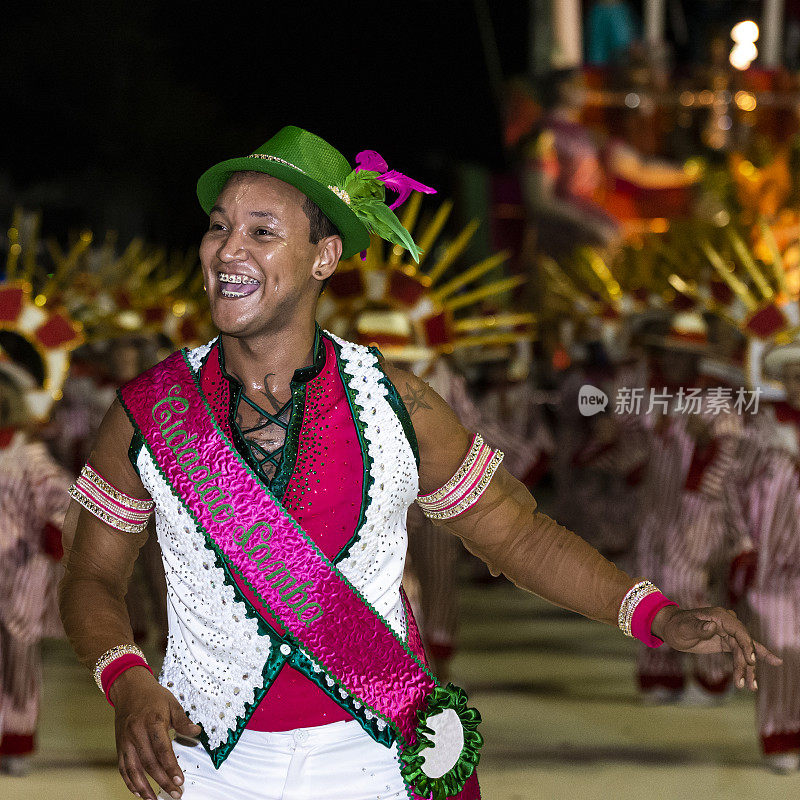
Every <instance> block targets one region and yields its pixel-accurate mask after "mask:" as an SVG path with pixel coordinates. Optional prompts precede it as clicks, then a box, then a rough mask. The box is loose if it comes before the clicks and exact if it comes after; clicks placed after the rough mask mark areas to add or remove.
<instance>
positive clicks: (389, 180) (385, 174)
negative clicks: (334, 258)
mask: <svg viewBox="0 0 800 800" xmlns="http://www.w3.org/2000/svg"><path fill="white" fill-rule="evenodd" d="M365 155H370V156H373V158H372V159H371V160H364V159H362V156H365ZM374 157H377V160H376V158H374ZM357 161H358V162H359V165H358V166H357V167H356V169H355V170H354V169H353V168H352V167H351V166H350V164H349V163H348V161H347V159H346V158H345V157H344V156H343V155H342V154H341V153H340V152H339V151H338V150H337V149H336V148H335V147H332V146H331V145H329V144H328V143H327V142H326V141H325V140H324V139H320V137H319V136H315V135H314V134H313V133H309V132H308V131H305V130H303V129H302V128H298V127H296V126H294V125H288V126H286V127H285V128H281V129H280V130H279V131H278V132H277V133H276V134H275V135H274V136H273V137H272V138H271V139H270V140H269V141H268V142H265V143H264V144H263V145H261V147H259V148H258V149H257V150H255V151H254V152H253V153H251V154H250V155H249V156H241V157H239V158H230V159H228V160H227V161H221V162H220V163H219V164H215V165H214V166H213V167H211V168H210V169H207V170H206V171H205V172H204V173H203V174H202V175H201V176H200V180H199V181H197V198H198V200H200V205H201V206H202V207H203V210H204V211H205V212H206V213H207V214H208V213H210V212H211V209H212V208H213V207H214V204H215V203H216V201H217V197H219V193H220V192H221V191H222V188H223V187H224V186H225V183H226V182H227V180H228V178H230V176H231V175H233V173H234V172H251V171H252V172H263V173H264V174H265V175H271V176H272V177H273V178H278V179H279V180H282V181H285V182H286V183H289V184H291V185H292V186H294V187H295V188H297V189H299V190H300V191H301V192H302V193H303V194H304V195H305V196H306V197H308V198H309V199H310V200H312V201H313V202H314V203H316V204H317V205H318V206H319V207H320V209H321V210H322V213H323V214H325V216H326V217H327V218H328V219H329V220H330V221H331V222H332V223H333V224H334V225H335V226H336V228H337V229H338V231H339V233H340V234H341V237H342V258H350V256H353V255H355V254H356V253H358V252H359V251H363V250H366V249H367V248H368V247H369V243H370V237H369V234H370V232H372V233H375V234H377V235H378V236H380V237H381V238H382V239H386V240H388V241H390V242H394V243H395V244H400V245H402V246H403V247H405V248H406V249H408V250H409V251H410V252H411V254H412V256H413V257H414V258H415V259H416V260H417V261H418V260H419V249H418V248H417V246H416V244H415V243H414V240H413V239H412V238H411V235H410V234H409V233H408V231H407V230H406V229H405V228H404V227H403V226H402V224H401V223H400V221H399V220H398V219H397V217H396V216H395V214H394V212H393V211H392V208H393V207H396V205H397V203H395V205H394V206H387V205H386V204H385V190H386V186H389V187H390V188H392V189H393V190H394V191H398V192H401V191H403V189H402V184H406V185H408V186H411V187H412V188H414V189H416V190H418V191H425V192H432V191H433V189H431V188H430V187H426V186H423V185H422V184H419V183H418V182H416V181H411V180H410V179H408V178H406V177H405V176H403V175H400V174H399V173H397V172H395V171H391V172H389V171H386V170H382V171H381V170H379V169H376V168H375V164H378V165H380V167H385V166H386V165H385V162H383V160H382V158H381V157H380V156H379V155H378V154H377V153H374V151H363V152H362V153H360V154H359V156H358V157H357ZM362 162H363V163H362ZM399 179H402V180H399ZM404 196H406V195H404Z"/></svg>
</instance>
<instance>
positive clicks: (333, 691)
mask: <svg viewBox="0 0 800 800" xmlns="http://www.w3.org/2000/svg"><path fill="white" fill-rule="evenodd" d="M289 666H291V667H294V669H296V670H297V671H298V672H302V673H303V675H305V676H306V677H307V678H308V679H309V680H310V681H312V682H313V683H314V684H315V685H317V686H318V687H319V688H320V689H321V690H322V691H323V692H325V694H327V695H328V697H330V698H331V700H333V701H334V702H335V703H336V704H337V705H338V706H340V707H341V708H343V709H344V710H345V711H347V712H348V713H349V714H352V716H353V717H355V718H356V719H357V720H358V722H359V724H360V725H361V727H362V728H363V729H364V730H365V731H366V733H367V734H369V735H370V736H371V737H372V738H373V739H374V740H375V741H376V742H378V743H379V744H382V745H385V746H386V747H391V745H392V743H393V742H394V740H395V735H394V730H393V729H392V726H391V725H388V724H387V725H385V726H384V728H383V730H381V729H380V728H379V727H378V722H377V720H376V719H367V717H366V716H365V714H364V706H363V705H360V704H359V706H360V707H356V700H355V699H354V698H353V697H352V696H351V695H346V696H345V697H342V695H341V694H340V693H339V685H338V684H337V683H335V682H334V684H333V686H329V685H328V682H327V681H326V680H325V678H326V677H329V676H328V674H327V673H326V672H325V671H324V670H322V671H321V672H315V671H314V662H313V661H311V660H310V659H309V658H308V656H306V654H305V653H303V652H302V651H301V650H294V651H293V652H292V655H291V657H290V659H289ZM331 680H334V679H333V677H331Z"/></svg>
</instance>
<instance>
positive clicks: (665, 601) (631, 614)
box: [618, 581, 678, 647]
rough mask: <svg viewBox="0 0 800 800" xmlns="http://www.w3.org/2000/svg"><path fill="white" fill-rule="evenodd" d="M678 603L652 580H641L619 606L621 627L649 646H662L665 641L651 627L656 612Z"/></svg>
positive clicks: (627, 634)
mask: <svg viewBox="0 0 800 800" xmlns="http://www.w3.org/2000/svg"><path fill="white" fill-rule="evenodd" d="M677 605H678V604H677V603H675V602H673V601H672V600H670V599H669V598H668V597H665V596H664V595H663V594H661V592H660V591H659V590H658V589H657V588H656V587H655V586H654V585H653V584H652V583H650V581H639V583H637V584H635V585H634V586H633V587H631V589H630V591H629V592H628V593H627V594H626V595H625V598H624V599H623V601H622V605H620V608H619V618H618V622H619V627H620V630H621V631H622V632H623V633H624V634H625V635H626V636H631V637H634V638H636V639H638V640H639V641H640V642H643V643H644V644H646V645H647V646H648V647H660V646H661V645H662V644H663V642H662V641H661V639H659V638H658V637H657V636H654V635H653V633H652V631H651V628H652V627H653V620H654V619H655V618H656V614H658V612H659V611H661V609H662V608H666V607H667V606H677Z"/></svg>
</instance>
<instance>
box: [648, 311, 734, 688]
mask: <svg viewBox="0 0 800 800" xmlns="http://www.w3.org/2000/svg"><path fill="white" fill-rule="evenodd" d="M651 344H652V345H654V357H653V369H652V374H651V376H650V392H649V396H647V397H645V398H644V400H643V407H644V406H647V414H648V418H649V422H650V424H651V451H650V452H651V456H650V461H649V466H648V470H647V474H646V476H645V478H644V485H643V488H642V497H641V518H640V523H639V533H638V540H637V546H636V553H637V570H639V571H644V572H648V571H650V572H652V571H653V570H655V571H657V572H658V579H659V580H660V581H661V582H662V583H663V584H664V585H666V586H669V591H670V592H671V593H672V594H673V595H674V596H676V597H678V598H680V602H683V603H692V602H713V597H714V590H713V588H712V580H711V578H712V575H714V574H715V573H718V572H719V571H720V570H721V568H722V565H723V564H724V563H726V562H725V559H726V557H727V554H728V553H729V551H730V546H731V545H730V542H729V540H728V536H727V535H728V531H729V528H728V527H727V523H726V514H725V509H724V500H723V488H724V482H725V481H726V480H727V479H729V477H730V475H731V470H732V469H733V467H734V465H735V461H734V457H735V453H736V446H737V442H738V438H737V437H738V429H737V426H736V422H737V418H736V416H735V415H733V414H721V413H719V411H718V412H717V413H716V414H715V413H714V412H713V410H712V411H711V412H710V413H709V414H708V415H707V416H706V417H704V416H703V414H704V411H705V409H704V402H706V401H707V398H706V397H705V396H704V394H703V387H702V386H701V379H700V375H699V363H700V360H701V358H702V357H703V356H704V355H707V354H708V353H709V349H708V330H707V326H706V324H705V321H704V320H703V319H702V317H701V316H700V315H699V314H696V313H683V314H678V315H676V316H675V317H674V319H673V320H672V322H671V327H670V331H669V333H668V334H667V335H666V336H663V337H653V338H652V340H651ZM691 659H692V677H693V680H694V683H692V684H691V688H689V689H688V691H689V694H688V695H686V697H685V699H686V701H687V702H691V703H696V702H699V703H708V702H713V701H715V700H717V699H719V698H721V697H722V696H724V694H725V692H726V691H727V690H728V688H729V687H730V666H729V664H728V662H727V661H726V660H725V659H721V658H718V657H717V656H716V654H710V655H707V654H704V655H693V656H692V657H691ZM684 661H685V659H684V656H683V654H681V653H678V652H676V651H674V650H670V649H669V648H659V649H658V651H655V650H647V652H645V649H644V648H640V650H639V657H638V679H639V688H640V689H641V690H642V692H643V694H644V697H645V700H646V701H647V702H669V701H671V700H677V699H679V698H680V697H681V695H682V694H683V693H684V691H685V690H687V688H688V687H687V680H686V673H685V665H684Z"/></svg>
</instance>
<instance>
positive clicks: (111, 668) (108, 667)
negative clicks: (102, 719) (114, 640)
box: [94, 644, 153, 706]
mask: <svg viewBox="0 0 800 800" xmlns="http://www.w3.org/2000/svg"><path fill="white" fill-rule="evenodd" d="M131 667H144V668H145V669H147V670H148V672H149V673H150V674H151V675H152V674H153V670H152V669H150V665H149V664H148V663H147V660H146V659H145V657H144V653H142V651H141V650H140V649H139V648H138V647H137V646H136V645H135V644H121V645H117V646H116V647H112V648H111V649H110V650H107V651H106V652H105V653H103V655H102V656H100V658H98V659H97V663H96V664H95V667H94V680H95V683H96V684H97V686H98V687H99V688H100V690H101V691H102V692H103V694H104V695H105V696H106V700H108V702H109V703H111V698H110V697H109V696H108V693H109V691H110V690H111V686H112V685H113V683H114V681H115V680H116V679H117V678H119V676H120V675H122V673H123V672H126V671H127V670H129V669H130V668H131ZM111 705H112V706H113V705H114V704H113V703H111Z"/></svg>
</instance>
